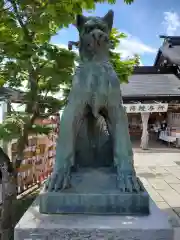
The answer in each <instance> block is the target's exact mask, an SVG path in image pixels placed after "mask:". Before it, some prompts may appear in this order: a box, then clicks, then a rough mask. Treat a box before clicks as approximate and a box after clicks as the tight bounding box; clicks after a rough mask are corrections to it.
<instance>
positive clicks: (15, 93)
mask: <svg viewBox="0 0 180 240" xmlns="http://www.w3.org/2000/svg"><path fill="white" fill-rule="evenodd" d="M23 96H24V94H23V92H21V91H19V90H16V89H12V88H7V87H0V100H4V99H10V100H11V101H15V102H16V101H21V100H22V99H23Z"/></svg>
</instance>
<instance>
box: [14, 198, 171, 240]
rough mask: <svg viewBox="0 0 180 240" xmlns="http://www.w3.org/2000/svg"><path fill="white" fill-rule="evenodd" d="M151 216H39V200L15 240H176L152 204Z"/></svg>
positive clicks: (25, 215)
mask: <svg viewBox="0 0 180 240" xmlns="http://www.w3.org/2000/svg"><path fill="white" fill-rule="evenodd" d="M150 211H151V214H150V215H149V216H141V217H132V216H110V215H107V216H97V215H85V214H77V215H76V214H73V215H70V214H69V215H60V214H56V215H51V214H47V215H45V214H41V213H39V198H37V199H36V200H35V202H34V203H33V205H32V206H31V207H30V208H29V209H28V210H27V212H26V213H25V214H24V216H23V217H22V218H21V220H20V221H19V223H18V224H17V225H16V227H15V233H14V237H15V238H14V240H27V239H28V240H59V239H63V240H85V239H88V240H173V229H172V227H171V225H170V223H169V221H168V216H167V215H166V213H164V212H162V211H161V210H160V209H159V208H157V206H156V205H155V204H154V202H153V201H150Z"/></svg>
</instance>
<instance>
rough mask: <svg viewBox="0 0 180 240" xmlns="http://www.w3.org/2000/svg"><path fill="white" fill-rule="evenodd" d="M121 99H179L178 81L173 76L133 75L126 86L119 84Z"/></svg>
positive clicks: (179, 87) (179, 81)
mask: <svg viewBox="0 0 180 240" xmlns="http://www.w3.org/2000/svg"><path fill="white" fill-rule="evenodd" d="M121 91H122V96H123V98H126V97H134V98H136V97H138V98H140V97H141V98H143V97H155V96H161V97H164V96H166V97H167V96H168V97H170V96H177V97H178V98H179V99H180V79H179V78H178V77H176V76H175V75H174V74H172V73H171V74H147V73H146V74H133V75H132V76H130V77H129V83H128V84H125V83H123V84H121Z"/></svg>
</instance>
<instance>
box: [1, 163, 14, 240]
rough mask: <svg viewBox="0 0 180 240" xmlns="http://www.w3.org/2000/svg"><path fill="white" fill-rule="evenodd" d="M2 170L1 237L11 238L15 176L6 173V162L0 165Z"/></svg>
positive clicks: (6, 239) (8, 239) (4, 239)
mask: <svg viewBox="0 0 180 240" xmlns="http://www.w3.org/2000/svg"><path fill="white" fill-rule="evenodd" d="M1 172H2V211H1V239H3V240H10V239H13V232H14V231H13V230H14V221H13V216H14V212H13V210H14V208H15V206H14V205H15V201H16V182H15V177H14V176H13V175H12V174H9V173H8V166H7V164H6V163H4V164H3V165H1Z"/></svg>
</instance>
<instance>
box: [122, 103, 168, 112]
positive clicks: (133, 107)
mask: <svg viewBox="0 0 180 240" xmlns="http://www.w3.org/2000/svg"><path fill="white" fill-rule="evenodd" d="M123 107H124V109H125V111H126V112H127V113H138V112H167V109H168V104H167V103H159V104H123Z"/></svg>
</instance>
